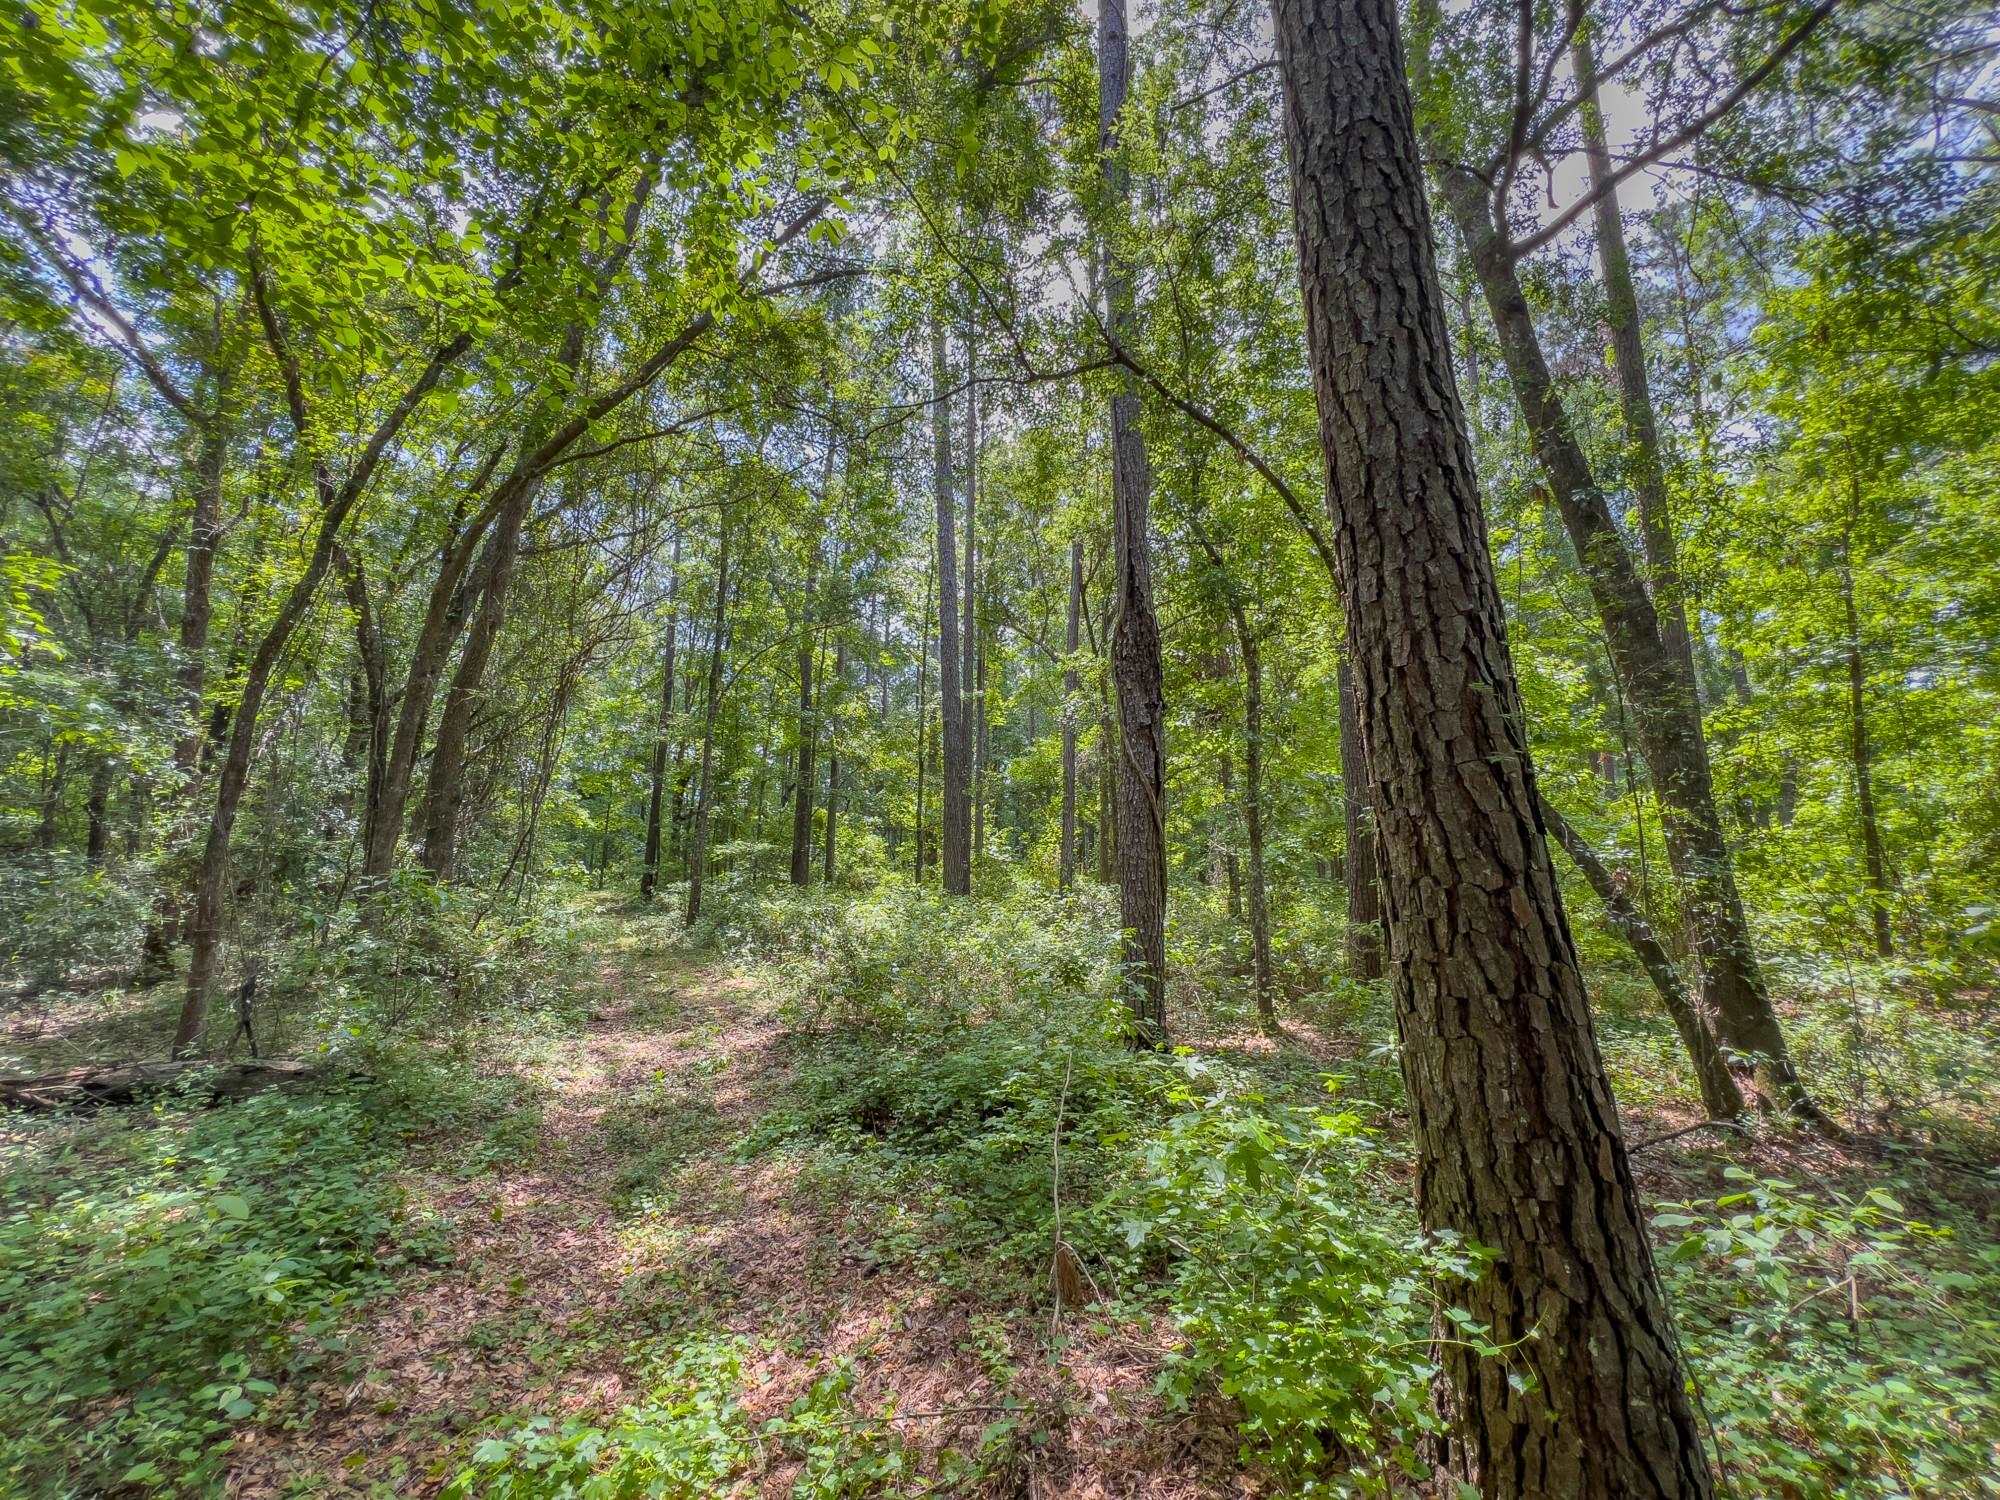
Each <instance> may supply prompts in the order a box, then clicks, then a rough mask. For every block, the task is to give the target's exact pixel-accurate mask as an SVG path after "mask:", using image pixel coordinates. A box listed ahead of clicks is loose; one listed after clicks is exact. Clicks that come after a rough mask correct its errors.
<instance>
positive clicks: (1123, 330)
mask: <svg viewBox="0 0 2000 1500" xmlns="http://www.w3.org/2000/svg"><path fill="white" fill-rule="evenodd" d="M1127 41H1128V37H1127V31H1126V23H1125V0H1099V4H1098V8H1097V87H1098V94H1097V120H1098V150H1099V155H1100V159H1101V162H1102V176H1103V183H1104V191H1105V197H1106V199H1107V200H1108V204H1109V206H1110V208H1111V210H1112V211H1113V212H1114V213H1115V214H1117V215H1118V216H1120V217H1122V216H1123V214H1124V212H1125V211H1126V208H1127V205H1128V203H1129V200H1130V198H1131V183H1130V181H1129V180H1128V175H1127V173H1126V170H1125V167H1124V165H1123V163H1122V162H1121V161H1120V159H1119V156H1118V149H1119V127H1118V117H1119V115H1120V114H1122V113H1123V112H1124V108H1125V96H1126V93H1127V91H1128V89H1129V87H1130V84H1131V59H1130V56H1129V54H1128V50H1127ZM1104 301H1105V312H1106V315H1107V319H1108V321H1109V324H1110V328H1111V334H1112V337H1113V338H1115V339H1117V340H1118V341H1119V342H1120V343H1121V344H1129V343H1130V342H1131V338H1132V332H1133V329H1132V322H1133V316H1132V278H1131V270H1130V268H1129V267H1128V266H1127V265H1126V264H1125V260H1124V256H1123V254H1122V253H1121V251H1120V250H1119V248H1118V246H1117V244H1116V242H1115V236H1114V243H1113V244H1112V245H1111V247H1110V248H1109V250H1108V252H1107V253H1106V255H1105V257H1104ZM1152 491H1153V475H1152V468H1151V464H1150V462H1149V461H1148V458H1147V455H1146V440H1145V438H1144V436H1143V435H1142V434H1141V433H1140V431H1139V397H1138V394H1137V384H1136V381H1135V380H1134V378H1133V377H1132V375H1131V374H1130V372H1125V373H1123V374H1122V375H1121V376H1120V384H1119V389H1118V390H1117V392H1116V393H1115V394H1114V395H1113V396H1112V398H1111V530H1112V542H1113V564H1114V568H1115V570H1116V581H1115V583H1114V585H1113V587H1114V590H1115V596H1114V597H1115V600H1116V605H1115V613H1114V615H1113V618H1112V624H1111V678H1112V682H1113V685H1114V686H1115V687H1116V689H1117V694H1118V731H1119V732H1118V741H1119V742H1118V746H1117V748H1116V751H1115V753H1116V755H1117V757H1118V772H1117V775H1118V781H1117V798H1116V807H1115V812H1116V823H1117V830H1118V849H1117V866H1118V918H1119V926H1120V928H1121V930H1122V931H1123V933H1124V945H1123V956H1124V963H1125V974H1126V984H1127V985H1128V986H1129V989H1130V994H1131V1005H1132V1018H1133V1023H1134V1029H1135V1033H1136V1035H1137V1037H1138V1038H1139V1039H1140V1040H1141V1041H1143V1042H1145V1043H1147V1044H1150V1045H1155V1046H1157V1045H1162V1044H1164V1042H1165V1040H1166V1034H1167V824H1166V796H1167V777H1166V771H1167V747H1166V688H1165V683H1164V678H1163V673H1162V669H1161V664H1160V622H1159V617H1158V616H1157V615H1156V614H1155V613H1154V609H1153V564H1152V555H1151V554H1152V540H1151V536H1150V531H1151V515H1150V512H1151V508H1152Z"/></svg>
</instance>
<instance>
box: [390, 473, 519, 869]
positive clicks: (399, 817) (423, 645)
mask: <svg viewBox="0 0 2000 1500" xmlns="http://www.w3.org/2000/svg"><path fill="white" fill-rule="evenodd" d="M497 458H498V454H496V455H495V459H496V460H497ZM505 503H506V500H505V498H504V497H503V498H502V504H503V505H504V504H505ZM493 520H494V516H492V515H489V514H487V513H485V512H482V513H481V514H480V515H478V516H475V517H474V518H473V519H472V520H471V521H469V522H468V523H467V524H466V525H465V526H464V527H463V528H462V529H461V530H460V531H459V533H458V534H457V535H455V536H453V537H452V538H451V539H450V540H449V541H448V542H447V544H446V545H445V548H444V551H443V554H442V556H441V557H440V559H439V562H438V571H437V576H436V577H434V578H433V579H432V580H431V591H430V597H429V599H428V600H427V601H426V603H425V606H424V618H423V623H422V624H421V625H420V626H419V627H418V630H417V640H416V644H415V646H414V647H412V648H411V652H410V666H409V670H408V672H407V673H405V675H404V678H403V693H402V701H401V704H400V705H399V707H398V708H397V711H396V732H395V735H394V737H393V738H392V739H391V740H390V743H389V751H388V758H387V761H386V764H385V767H384V771H383V777H382V794H381V797H380V799H379V801H378V802H377V804H376V806H375V808H374V809H373V810H372V812H371V814H370V816H369V821H368V825H367V828H368V831H367V838H366V843H365V846H364V851H363V854H362V862H361V873H362V877H363V879H364V880H365V881H368V882H370V883H379V882H381V881H383V880H386V879H387V878H388V876H389V874H390V872H391V871H392V870H394V869H395V867H396V850H397V848H398V847H399V846H400V845H401V843H402V839H403V822H404V815H405V813H406V812H407V810H408V808H409V801H410V787H411V783H412V782H413V780H414V779H415V776H416V766H417V760H418V758H419V756H420V755H421V754H422V752H423V744H424V732H425V730H426V729H427V728H428V727H429V725H430V717H431V708H432V706H433V705H434V704H435V702H436V700H437V690H438V683H439V682H440V681H441V680H442V679H443V677H444V672H445V667H446V665H447V664H448V663H449V660H450V655H451V647H452V643H453V642H454V641H455V640H457V639H458V636H459V633H460V632H461V631H462V630H463V629H464V628H465V622H466V618H467V616H469V615H470V614H471V613H472V609H473V606H474V604H475V603H478V602H479V601H481V600H483V599H484V598H485V596H486V586H487V582H488V580H489V579H490V578H491V577H492V572H493V569H494V567H495V566H497V562H498V556H499V547H498V544H497V542H495V541H494V540H493V539H492V538H491V537H490V536H489V535H488V533H489V529H490V528H491V526H492V523H493ZM482 539H484V541H485V545H484V548H483V550H482V547H481V542H482ZM475 558H477V559H478V563H477V565H476V566H475V565H474V559H475ZM468 575H469V576H468Z"/></svg>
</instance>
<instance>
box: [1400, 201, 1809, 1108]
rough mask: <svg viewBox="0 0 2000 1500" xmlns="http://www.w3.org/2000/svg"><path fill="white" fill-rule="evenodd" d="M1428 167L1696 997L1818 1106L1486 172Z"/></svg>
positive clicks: (1724, 1029)
mask: <svg viewBox="0 0 2000 1500" xmlns="http://www.w3.org/2000/svg"><path fill="white" fill-rule="evenodd" d="M1439 177H1440V182H1441V185H1442V188H1443V197H1444V199H1445V202H1446V203H1447V204H1448V205H1449V207H1450V208H1451V211H1452V217H1453V218H1454V220H1455V221H1456V222H1457V224H1458V227H1459V231H1460V233H1461V234H1462V236H1463V237H1464V240H1465V243H1466V246H1467V248H1468V249H1469V251H1470V253H1471V256H1472V262H1473V266H1474V268H1475V269H1476V270H1477V271H1478V273H1479V277H1480V282H1481V285H1482V286H1483V287H1484V289H1485V293H1486V304H1487V308H1488V310H1489V311H1490V312H1491V314H1492V317H1493V324H1494V328H1495V331H1496V332H1497V334H1498V336H1499V341H1500V351H1501V354H1502V356H1503V358H1504V360H1505V362H1506V366H1507V373H1508V378H1509V381H1510V382H1511V384H1512V385H1513V387H1514V394H1515V397H1516V399H1517V400H1518V401H1519V402H1520V405H1521V409H1522V411H1523V413H1524V414H1525V415H1526V417H1527V424H1528V432H1529V436H1530V438H1531V440H1532V443H1533V446H1534V450H1535V455H1536V458H1537V459H1538V460H1539V462H1540V464H1541V467H1542V470H1543V472H1544V473H1545V474H1546V475H1547V477H1548V480H1549V486H1550V488H1551V490H1552V491H1553V492H1554V496H1555V501H1556V505H1557V508H1558V510H1559V511H1560V512H1561V515H1562V520H1563V524H1564V526H1565V528H1566V529H1567V530H1568V532H1569V535H1570V539H1571V541H1572V542H1573V544H1574V545H1575V548H1576V554H1577V558H1578V561H1579V562H1580V564H1581V566H1582V570H1583V575H1584V580H1585V582H1586V583H1587V584H1588V585H1589V588H1590V592H1591V597H1592V600H1593V601H1594V603H1595V604H1596V607H1597V615H1598V620H1599V622H1600V623H1601V625H1602V627H1603V630H1604V636H1605V641H1606V644H1607V645H1608V646H1609V648H1610V653H1611V659H1612V663H1613V667H1614V669H1615V671H1616V672H1617V674H1618V679H1619V682H1620V684H1621V685H1622V686H1623V688H1624V690H1625V696H1626V699H1627V700H1628V701H1629V702H1630V704H1631V706H1632V712H1633V727H1634V729H1635V731H1636V734H1637V737H1638V740H1639V746H1640V750H1641V752H1642V753H1643V754H1644V755H1645V757H1646V763H1647V765H1648V766H1649V767H1650V768H1651V770H1652V773H1653V782H1654V786H1655V787H1656V789H1657V790H1658V793H1659V798H1660V812H1661V821H1662V823H1663V825H1664V831H1665V834H1666V842H1667V857H1668V861H1669V863H1670V864H1672V866H1673V869H1674V874H1675V876H1676V878H1677V881H1678V883H1679V885H1680V888H1681V894H1682V901H1683V905H1684V908H1685V910H1686V912H1687V916H1688V926H1689V930H1690V932H1691V934H1692V936H1693V939H1694V945H1695V951H1696V954H1697V956H1698V957H1699V959H1700V963H1701V981H1702V999H1703V1008H1704V1010H1705V1011H1706V1012H1707V1013H1709V1014H1711V1015H1713V1016H1715V1017H1716V1018H1717V1023H1718V1031H1719V1033H1720V1036H1721V1039H1722V1042H1723V1044H1724V1046H1725V1047H1726V1048H1728V1049H1729V1050H1730V1051H1732V1052H1734V1053H1736V1054H1738V1055H1739V1056H1741V1057H1743V1058H1746V1059H1749V1060H1751V1061H1752V1062H1753V1063H1754V1065H1755V1066H1756V1068H1757V1071H1758V1074H1759V1076H1760V1077H1761V1078H1762V1079H1763V1080H1764V1081H1765V1082H1766V1084H1767V1087H1768V1091H1769V1093H1770V1094H1773V1095H1775V1096H1776V1097H1778V1098H1779V1099H1782V1100H1783V1101H1784V1102H1785V1103H1786V1104H1788V1105H1789V1106H1790V1107H1791V1108H1793V1109H1794V1110H1796V1111H1798V1112H1799V1113H1801V1114H1805V1115H1808V1116H1812V1117H1815V1118H1817V1117H1818V1116H1819V1111H1818V1109H1817V1107H1816V1106H1815V1105H1814V1104H1813V1102H1812V1099H1811V1096H1810V1095H1809V1094H1807V1092H1806V1090H1805V1087H1804V1085H1803V1084H1802V1083H1801V1082H1800V1080H1799V1077H1798V1074H1797V1072H1796V1071H1795V1070H1794V1069H1793V1067H1792V1060H1791V1053H1790V1051H1789V1049H1788V1048H1787V1046H1786V1044H1785V1035H1784V1031H1783V1030H1782V1029H1781V1027H1780V1026H1779V1024H1778V1016H1777V1012H1776V1011H1775V1010H1773V1009H1772V1007H1771V998H1770V995H1769V993H1768V992H1767V991H1766V989H1765V988H1764V979H1763V975H1762V973H1761V972H1760V971H1759V968H1758V964H1757V954H1756V950H1755V947H1754V946H1753V944H1752V942H1751V939H1750V924H1749V922H1748V920H1747V919H1746V917H1745V916H1744V912H1743V900H1742V896H1741V895H1740V894H1739V892H1738V891H1737V888H1736V871H1735V862H1734V859H1733V856H1732V855H1731V853H1730V849H1729V844H1728V840H1727V839H1726V837H1725V836H1724V833H1723V828H1722V818H1721V815H1720V814H1719V813H1718V812H1717V810H1716V806H1715V789H1714V784H1713V781H1712V778H1711V774H1710V770H1709V763H1708V746H1707V743H1706V741H1705V740H1704V738H1703V735H1702V725H1701V710H1700V706H1699V704H1698V703H1697V702H1696V699H1695V694H1694V683H1693V679H1692V678H1690V677H1689V676H1688V675H1687V673H1686V672H1685V671H1683V670H1682V668H1681V666H1680V665H1679V663H1678V662H1676V661H1675V659H1674V658H1673V656H1672V655H1671V654H1670V653H1669V652H1668V650H1667V646H1666V643H1665V641H1664V640H1663V639H1662V637H1661V634H1660V627H1659V617H1658V616H1657V615H1656V614H1655V612H1654V609H1653V602H1652V600H1651V598H1650V597H1649V596H1648V595H1647V593H1646V588H1645V585H1644V583H1643V582H1642V581H1641V579H1640V577H1639V572H1638V569H1637V568H1636V567H1635V566H1634V565H1633V561H1632V555H1631V553H1630V552H1629V551H1628V550H1627V548H1626V546H1625V542H1624V538H1623V536H1622V535H1621V534H1620V532H1619V530H1618V524H1617V522H1616V521H1614V520H1613V519H1612V516H1611V511H1610V508H1609V507H1608V505H1607V504H1606V502H1605V498H1604V491H1603V490H1602V489H1601V488H1599V486H1598V484H1597V482H1596V479H1595V477H1594V475H1593V474H1592V472H1591V469H1590V464H1589V461H1588V460H1587V459H1586V458H1585V456H1584V452H1583V449H1582V447H1581V445H1580V444H1579V443H1578V442H1577V439H1576V435H1575V431H1574V429H1573V428H1572V426H1571V424H1570V420H1569V415H1568V413H1567V412H1565V411H1564V409H1563V406H1562V402H1561V400H1560V398H1559V396H1558V395H1557V392H1556V389H1555V383H1554V380H1553V379H1552V378H1551V376H1550V374H1549V367H1548V361H1547V359H1546V358H1545V357H1544V355H1543V352H1542V347H1541V343H1540V340H1539V338H1538V337H1537V335H1536V332H1535V326H1534V322H1533V319H1532V317H1531V316H1530V314H1529V311H1528V301H1527V296H1526V294H1525V293H1524V292H1523V290H1522V288H1521V282H1520V277H1519V275H1518V274H1517V272H1516V269H1515V266H1514V262H1513V259H1512V255H1511V253H1510V251H1509V249H1508V247H1507V245H1506V243H1505V241H1504V239H1503V237H1502V235H1501V233H1500V230H1499V227H1498V225H1497V224H1496V223H1495V221H1494V219H1493V215H1492V209H1491V205H1490V203H1489V202H1488V196H1487V194H1488V189H1487V186H1486V184H1485V182H1484V181H1483V180H1481V179H1479V178H1477V177H1474V176H1472V175H1471V174H1470V173H1468V172H1466V171H1465V170H1463V169H1462V168H1458V167H1454V166H1446V167H1443V168H1441V169H1440V173H1439Z"/></svg>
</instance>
